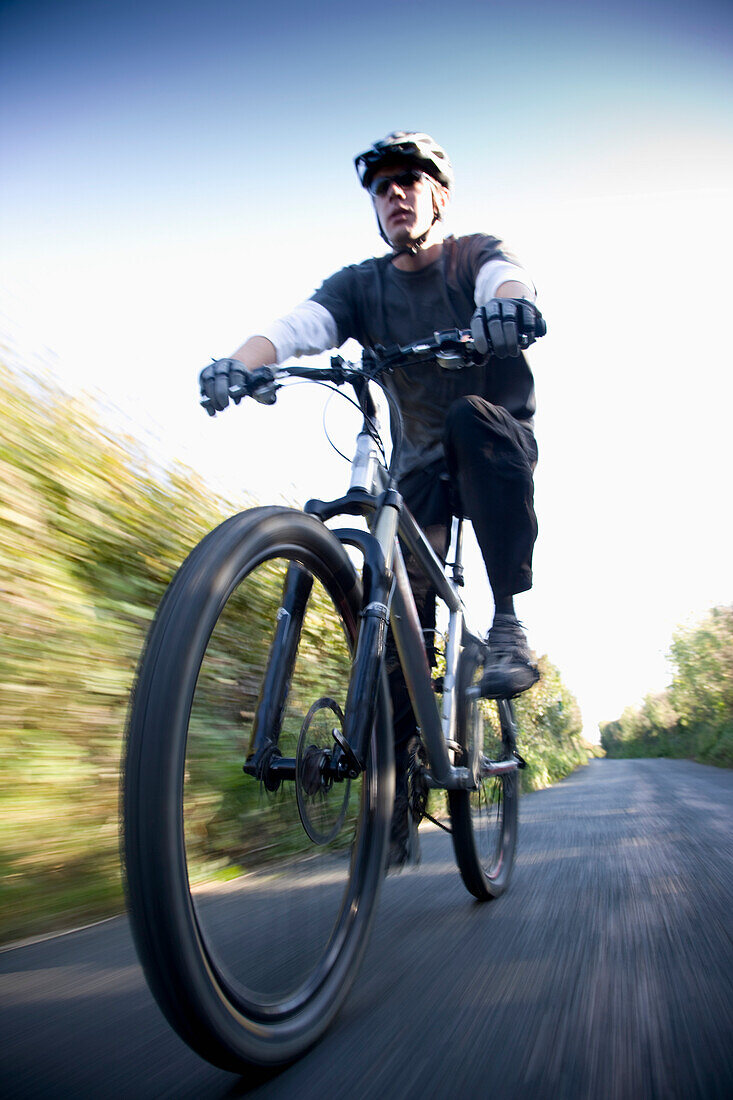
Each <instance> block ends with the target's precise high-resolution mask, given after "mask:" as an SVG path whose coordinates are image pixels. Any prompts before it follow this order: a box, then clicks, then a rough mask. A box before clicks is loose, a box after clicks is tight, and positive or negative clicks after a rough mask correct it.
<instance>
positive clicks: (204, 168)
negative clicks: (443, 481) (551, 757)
mask: <svg viewBox="0 0 733 1100" xmlns="http://www.w3.org/2000/svg"><path fill="white" fill-rule="evenodd" d="M732 60H733V7H732V6H731V4H730V3H729V2H727V0H726V2H721V3H714V2H710V0H702V2H700V3H678V4H674V3H672V4H670V3H664V2H661V0H660V2H651V3H643V2H641V3H633V4H632V3H621V4H615V5H613V6H612V7H610V8H607V7H606V5H602V4H597V5H596V4H593V3H587V4H579V3H548V4H540V3H521V2H520V3H514V4H511V5H509V4H505V3H492V2H486V0H483V2H480V3H471V2H467V0H457V2H455V3H453V4H438V3H434V2H433V0H421V2H419V3H400V2H383V0H377V2H375V3H371V4H362V5H347V4H342V3H334V2H331V3H318V2H314V3H311V4H309V5H302V4H300V3H298V4H295V3H279V2H274V3H270V4H267V5H264V4H262V5H260V4H257V5H250V4H248V3H242V2H241V0H240V2H236V3H235V2H231V3H222V2H213V3H210V4H208V5H207V6H204V5H201V4H199V3H196V4H193V3H190V4H189V3H182V4H175V5H174V4H160V3H156V2H155V0H153V2H152V3H150V4H147V5H144V6H143V5H141V6H139V7H138V6H137V5H120V4H117V3H114V4H112V3H105V2H100V0H97V2H94V3H76V4H74V3H70V4H66V3H63V2H48V3H40V2H34V0H26V2H18V3H12V2H11V3H7V2H4V3H1V4H0V111H1V112H2V113H1V116H0V141H1V143H2V149H3V156H2V164H0V229H1V231H2V261H0V263H1V265H2V266H1V270H0V290H1V291H2V300H0V314H1V315H0V322H1V323H2V326H3V327H4V329H5V336H6V339H9V340H10V341H11V343H12V344H13V345H14V346H15V347H16V348H17V349H18V350H19V351H20V352H22V353H23V354H25V355H29V354H40V355H41V356H45V355H47V354H48V352H50V353H53V355H54V356H55V365H56V370H57V371H58V373H59V374H60V375H61V377H62V378H63V380H64V381H65V383H66V384H67V385H68V386H69V387H70V388H72V389H76V388H79V387H85V388H90V389H96V390H97V391H99V392H101V393H102V394H103V395H105V398H106V400H107V401H108V402H109V405H110V407H111V406H116V407H118V408H121V409H123V410H124V411H125V413H126V414H127V415H128V416H129V417H131V418H132V419H133V420H134V422H135V424H136V425H138V426H139V430H140V431H145V432H147V433H148V438H149V439H150V440H151V441H152V442H151V445H152V446H154V447H155V448H156V449H157V450H158V451H159V452H161V453H163V454H164V455H166V456H177V457H181V458H183V459H184V460H186V461H188V462H189V463H191V464H192V465H196V466H198V467H199V468H200V469H201V471H202V473H203V474H204V475H205V476H206V477H207V478H209V479H210V480H211V481H212V483H218V484H221V485H222V486H223V487H224V488H226V489H228V490H230V491H234V489H239V488H240V487H241V488H243V489H246V490H249V491H251V492H253V493H254V494H255V495H258V496H260V497H261V498H262V499H268V498H269V497H271V496H272V495H273V493H277V492H283V493H285V494H286V495H287V496H289V497H291V498H293V499H303V498H304V497H306V496H309V495H314V494H318V495H323V494H324V493H325V492H327V491H328V490H329V488H334V490H335V491H338V490H339V489H340V488H341V487H342V484H343V477H344V472H343V470H342V469H341V468H340V467H339V466H338V465H334V463H333V462H332V459H331V457H330V454H329V452H328V449H327V447H326V445H325V444H324V443H323V441H322V431H321V425H320V397H318V399H317V400H316V399H315V398H314V396H313V395H308V394H306V392H305V391H304V390H299V391H297V396H296V395H295V394H291V395H288V396H287V397H286V398H283V399H282V400H281V402H280V403H279V404H278V406H276V408H275V409H261V408H259V407H258V408H253V407H248V408H246V409H245V408H244V407H242V408H240V409H238V410H236V411H233V412H232V413H231V415H230V414H227V415H226V416H224V417H221V418H217V419H216V420H215V421H211V422H210V421H209V420H208V419H207V418H206V417H204V416H203V414H202V413H201V412H200V411H199V410H198V408H197V405H196V397H197V394H196V386H195V379H196V375H197V373H198V370H199V369H200V367H201V366H202V365H203V363H204V362H206V360H207V359H208V358H209V356H210V355H215V356H216V355H223V354H227V353H228V352H229V351H230V350H231V349H232V348H233V347H234V346H235V345H236V344H238V343H239V342H240V341H241V340H242V339H243V338H244V337H246V336H247V335H248V334H249V333H250V332H252V331H255V330H256V329H257V327H258V326H259V325H261V324H262V323H263V322H264V321H266V320H269V319H270V318H271V317H273V316H277V315H278V314H279V313H281V312H284V311H285V310H287V309H288V308H290V307H291V306H292V305H293V304H295V302H297V301H299V300H300V299H302V298H303V297H306V296H307V295H308V294H309V293H310V292H311V291H312V289H313V288H314V287H315V286H317V285H318V283H319V282H320V281H321V280H322V278H324V277H325V276H326V275H327V274H330V273H331V272H332V271H333V270H335V269H337V268H338V267H340V266H341V265H343V264H345V263H349V262H356V261H358V260H360V259H363V258H364V257H365V256H367V255H370V254H372V253H374V252H381V251H382V246H381V242H380V241H379V238H378V237H377V235H376V232H375V229H374V223H373V219H372V215H371V213H370V211H369V208H368V204H367V203H366V202H365V198H364V196H363V194H362V193H360V190H359V188H358V186H357V184H356V179H355V176H354V173H353V167H352V158H353V156H354V154H355V153H356V152H358V151H359V150H360V149H362V148H364V147H365V146H366V145H368V144H369V143H370V142H371V141H372V140H373V139H374V138H376V137H378V136H381V135H383V134H384V133H385V132H387V131H388V130H391V129H395V128H417V129H424V130H427V131H429V132H431V133H433V134H434V136H435V137H436V138H437V139H438V140H439V141H440V142H441V143H442V144H443V145H445V146H446V147H447V148H448V150H449V152H450V154H451V157H452V159H453V161H454V164H455V168H456V173H457V188H456V194H455V201H454V204H453V211H452V214H451V215H450V222H449V225H450V228H452V230H453V231H455V232H457V233H460V232H470V231H476V230H485V231H487V232H491V233H494V234H496V235H497V236H501V237H504V238H505V239H506V241H507V244H508V246H509V247H510V248H511V249H512V250H513V251H515V252H516V253H518V254H519V256H520V258H521V259H522V261H523V262H524V263H525V265H526V266H527V267H528V268H529V269H530V270H531V271H532V273H533V275H534V277H535V281H536V282H537V285H538V288H539V291H540V305H541V306H542V308H543V310H544V312H545V314H546V316H547V318H548V323H549V335H548V337H547V339H546V341H544V342H543V344H542V345H540V346H538V348H537V349H536V351H535V352H534V354H533V365H534V368H535V373H536V376H537V384H538V398H539V402H540V406H539V415H538V419H537V433H538V440H539V444H540V452H541V461H540V467H539V469H538V474H537V506H538V512H539V517H540V524H541V534H540V541H539V543H538V548H537V555H536V585H535V590H534V591H533V592H532V593H531V594H530V595H528V596H526V597H523V598H522V606H521V614H522V616H523V618H524V620H525V621H526V623H527V625H528V627H529V629H530V637H531V640H532V642H533V643H534V645H535V646H536V648H537V649H538V650H539V651H540V652H543V651H546V652H548V653H549V654H550V656H551V658H552V659H553V660H554V661H555V663H556V664H558V665H559V666H560V668H561V670H562V672H563V675H564V677H565V679H566V681H567V682H568V685H569V686H570V687H571V689H572V690H573V691H575V693H576V694H577V696H578V698H579V699H580V702H581V705H582V707H583V711H584V715H585V717H586V722H587V732H588V734H589V736H592V735H593V730H594V727H595V725H596V723H597V722H598V720H599V719H607V718H613V717H616V716H617V714H618V713H619V712H620V710H621V709H622V708H623V706H624V705H626V704H627V703H633V702H636V701H638V700H639V699H640V698H641V696H642V695H643V694H644V693H645V692H646V691H649V690H658V689H660V688H661V687H663V686H664V684H665V682H666V678H667V671H668V670H667V668H666V666H665V662H664V653H665V651H666V649H667V647H668V645H669V641H670V638H671V632H672V630H673V628H674V627H675V625H676V624H677V623H679V622H681V621H684V620H686V619H687V618H688V617H690V616H693V617H694V616H695V615H696V614H701V613H703V612H704V611H705V610H706V608H707V607H709V606H711V605H712V604H713V603H722V602H727V603H729V602H731V601H733V579H732V578H731V570H730V561H731V560H733V537H732V534H731V518H730V511H731V509H730V505H729V498H730V477H729V469H730V455H729V443H728V439H729V436H730V429H729V425H728V416H729V413H728V410H729V408H730V406H731V401H733V382H732V381H731V380H732V378H733V370H732V365H731V354H730V338H729V336H728V334H727V327H728V322H727V313H728V312H729V302H730V300H731V290H732V289H733V287H732V285H731V284H732V282H733V280H732V279H731V274H730V255H731V250H732V249H733V230H732V228H731V223H732V221H733V219H732V218H731V199H732V198H733V194H732V192H731V180H732V179H733V78H732V77H731V73H732V72H733V66H732V65H731V61H732ZM0 335H1V334H0ZM44 349H48V352H47V351H46V350H44ZM110 415H112V414H110ZM328 415H329V418H330V423H331V427H332V430H333V429H334V428H336V429H338V428H339V427H340V425H339V420H340V413H339V412H338V410H335V409H334V408H333V407H332V408H331V409H330V411H329V414H328ZM349 430H350V429H349ZM337 434H338V433H337ZM299 438H301V439H303V441H304V442H303V444H302V446H301V447H300V448H298V450H297V454H294V446H295V444H294V441H295V440H297V439H299ZM340 442H342V445H343V446H348V430H346V435H345V436H342V438H341V439H340ZM474 600H475V602H476V604H477V606H478V610H479V615H478V618H479V619H481V618H482V617H485V615H482V614H481V612H482V611H483V606H484V605H486V606H487V607H488V605H487V600H488V597H487V596H486V594H485V592H482V591H481V590H480V586H478V587H477V591H476V594H475V596H474Z"/></svg>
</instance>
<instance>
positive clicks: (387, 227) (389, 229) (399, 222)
mask: <svg viewBox="0 0 733 1100" xmlns="http://www.w3.org/2000/svg"><path fill="white" fill-rule="evenodd" d="M408 167H409V165H406V164H405V162H404V161H402V163H401V164H400V163H396V164H393V165H390V166H385V167H383V168H380V169H379V170H378V171H377V172H375V173H374V180H375V181H376V180H380V179H382V180H390V179H394V177H395V176H399V175H401V174H403V173H404V172H405V169H406V168H408ZM439 190H441V189H439ZM374 205H375V207H376V211H377V217H378V218H379V222H380V224H381V226H382V229H383V230H384V232H385V233H386V234H387V236H388V237H389V239H390V241H391V242H392V244H393V245H394V246H395V247H397V248H400V247H403V246H405V245H409V244H410V242H411V241H416V240H417V239H418V238H419V237H421V236H422V235H423V233H426V232H427V231H428V229H429V228H430V226H431V224H432V221H433V188H432V187H431V185H430V182H429V181H428V179H427V177H426V176H423V177H422V178H421V179H418V180H416V181H415V183H413V184H402V185H400V184H398V183H397V182H396V181H395V182H393V183H391V184H390V185H389V187H388V188H387V190H386V192H385V193H384V194H383V195H375V196H374Z"/></svg>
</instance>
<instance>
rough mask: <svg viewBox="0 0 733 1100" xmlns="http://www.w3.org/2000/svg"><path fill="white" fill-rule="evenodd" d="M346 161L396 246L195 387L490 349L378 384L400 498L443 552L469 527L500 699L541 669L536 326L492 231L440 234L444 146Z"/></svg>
mask: <svg viewBox="0 0 733 1100" xmlns="http://www.w3.org/2000/svg"><path fill="white" fill-rule="evenodd" d="M355 165H356V169H357V172H358V175H359V179H360V181H361V184H362V186H363V187H364V188H365V189H366V190H367V191H368V192H369V194H370V195H371V198H372V202H373V205H374V210H375V213H376V217H377V225H378V228H379V232H380V234H381V236H382V238H383V239H384V241H385V242H386V243H387V244H388V245H389V247H390V249H391V252H390V253H389V254H386V255H384V256H381V257H378V258H373V259H369V260H366V261H364V262H363V263H361V264H356V265H352V266H349V267H346V268H344V269H342V270H341V271H339V272H337V273H336V274H335V275H332V276H331V277H330V278H328V279H326V281H325V282H324V283H323V284H322V286H321V287H320V288H319V289H318V290H317V291H316V292H315V294H313V295H312V297H311V298H310V299H308V300H307V301H305V302H303V303H301V304H300V305H299V306H297V307H296V308H295V309H294V310H293V311H292V312H291V313H289V314H287V315H286V316H284V317H282V318H280V320H278V321H276V322H275V323H274V324H273V325H271V326H269V327H267V328H264V329H262V330H261V332H260V333H259V334H257V335H254V336H252V337H250V338H249V339H248V340H247V341H246V342H245V343H244V344H243V345H242V346H241V347H240V348H238V349H237V351H235V352H234V353H233V355H232V357H231V358H230V359H223V360H219V361H217V362H215V363H212V364H211V365H210V366H208V367H206V368H205V369H204V371H203V372H202V374H201V379H200V381H201V389H202V393H203V394H205V395H206V397H207V399H208V403H209V408H210V410H211V411H215V410H221V409H224V408H226V406H227V404H228V402H229V389H230V384H231V383H232V372H236V374H237V378H239V375H240V373H241V365H242V364H243V365H244V366H245V367H246V368H247V370H248V372H249V373H247V374H246V380H245V387H246V390H247V392H248V393H249V394H250V395H251V396H253V397H255V398H256V399H259V400H264V401H266V402H270V401H272V400H274V391H273V389H272V388H271V386H270V385H269V383H271V381H272V373H271V371H270V370H268V367H269V366H271V365H273V364H278V363H281V362H283V361H284V360H286V359H288V358H290V357H291V356H299V355H312V354H317V353H319V352H322V351H326V350H327V349H330V348H335V347H339V346H340V345H341V344H343V343H344V342H345V341H346V340H347V339H349V338H354V339H356V340H357V341H358V342H359V343H360V344H361V345H362V346H363V347H365V348H374V347H377V346H380V345H381V346H385V345H390V344H409V343H411V342H413V341H415V340H417V339H419V338H421V337H424V336H425V335H426V334H427V333H429V332H435V331H441V330H442V329H448V328H456V327H457V328H468V327H469V326H470V328H471V330H472V334H473V337H474V340H475V343H476V346H477V348H478V350H479V351H481V352H486V353H487V354H486V358H485V360H484V361H483V362H482V363H481V364H479V365H475V366H470V367H467V368H466V369H464V370H461V371H446V370H444V369H443V368H441V367H440V366H439V365H438V363H437V362H435V363H431V364H428V365H427V366H426V365H425V364H421V365H416V366H413V367H408V368H406V369H405V370H402V371H400V372H397V373H395V374H394V375H392V376H390V377H389V379H388V383H387V384H388V386H389V387H390V388H391V390H392V392H393V393H394V395H395V396H396V398H397V400H398V402H399V404H400V408H401V410H402V415H403V417H404V430H405V443H404V453H403V458H402V464H401V468H400V470H399V488H400V492H401V493H402V496H403V497H404V500H405V503H406V504H407V507H408V508H409V509H410V511H411V512H412V513H413V515H414V516H415V519H416V520H417V522H418V523H419V524H420V526H421V527H422V528H423V530H424V531H425V532H426V535H427V537H428V538H429V540H430V542H431V544H432V545H433V548H434V549H435V551H436V553H437V554H438V555H439V556H440V557H441V558H442V559H443V560H445V556H446V554H447V550H448V541H449V536H450V527H451V517H452V515H453V514H454V513H456V512H460V514H463V515H465V516H468V517H469V518H470V519H471V521H472V523H473V527H474V531H475V533H476V538H477V541H478V544H479V547H480V549H481V553H482V555H483V558H484V562H485V565H486V570H487V574H488V578H489V583H490V585H491V590H492V593H493V597H494V619H493V624H492V627H491V629H490V631H489V634H488V639H487V641H488V646H489V656H488V660H487V664H486V668H485V672H484V675H483V678H482V681H481V690H482V693H483V694H484V695H486V696H491V697H502V696H504V697H511V696H514V695H517V694H519V693H520V692H523V691H525V690H527V688H529V687H531V686H532V684H534V683H535V682H536V681H537V679H538V678H539V673H538V670H537V667H536V665H535V664H534V662H533V660H532V656H531V653H530V650H529V646H528V644H527V640H526V637H525V635H524V632H523V630H522V627H521V625H520V623H519V622H518V620H517V617H516V613H515V609H514V602H513V597H514V595H516V594H517V593H519V592H524V591H527V590H528V589H529V588H531V586H532V551H533V547H534V543H535V539H536V536H537V521H536V518H535V512H534V505H533V499H534V488H533V479H532V474H533V470H534V467H535V464H536V462H537V447H536V444H535V439H534V433H533V423H532V418H533V415H534V411H535V395H534V381H533V378H532V374H531V371H530V369H529V366H528V365H527V362H526V359H525V357H524V355H523V354H522V348H524V347H526V346H528V345H529V344H531V343H532V342H533V341H534V340H535V339H536V338H537V337H538V336H541V335H542V334H543V333H544V331H545V326H544V322H543V320H542V317H541V314H540V313H539V311H538V310H537V309H536V307H535V305H534V300H535V290H534V287H533V284H532V281H531V279H530V278H529V276H528V275H527V274H526V272H525V271H524V270H523V269H522V268H521V267H520V266H519V265H518V263H517V261H516V260H515V259H514V258H513V257H512V256H511V255H510V254H509V253H507V252H505V251H504V249H503V248H502V243H501V241H499V240H497V239H496V238H495V237H491V236H487V235H485V234H472V235H469V236H464V237H458V238H455V237H453V236H445V234H444V231H443V226H442V220H443V214H444V211H445V209H446V206H447V204H448V202H449V199H450V193H451V189H452V186H453V170H452V167H451V164H450V161H449V160H448V157H447V155H446V153H445V151H444V150H443V149H442V148H441V147H440V146H439V145H438V144H437V143H436V142H435V141H433V139H432V138H431V137H429V136H428V135H427V134H422V133H416V132H402V131H400V132H395V133H392V134H389V135H388V136H387V137H386V138H384V139H383V140H381V141H377V142H375V143H374V145H372V146H371V148H369V149H367V150H366V151H365V152H364V153H361V154H359V156H357V157H356V159H355ZM489 348H490V349H491V350H490V352H489ZM407 564H408V571H409V572H410V577H411V581H412V584H413V590H414V592H415V599H416V602H417V605H418V610H419V613H420V619H421V622H422V625H423V628H424V629H425V630H426V631H428V632H429V631H434V628H435V598H434V593H433V592H432V591H431V590H429V589H428V588H427V586H426V583H425V581H424V580H423V579H422V578H421V576H420V575H419V574H418V573H417V572H413V571H412V570H411V569H410V561H409V558H408V561H407ZM386 663H387V671H388V674H389V678H390V691H391V696H392V706H393V716H394V730H395V750H396V755H397V802H396V810H397V811H399V813H396V819H397V817H398V816H400V813H401V810H400V801H401V795H403V796H404V801H405V814H406V794H405V793H404V773H405V771H406V762H407V745H408V743H409V742H410V740H411V738H412V737H413V735H414V733H415V728H416V727H415V719H414V716H413V714H412V707H411V705H410V700H409V696H408V693H407V688H406V685H405V682H404V678H403V677H402V674H401V670H400V667H399V662H398V660H397V656H396V651H395V647H394V644H393V643H392V642H391V639H390V640H388V646H387V654H386ZM399 831H400V830H399V828H398V827H397V832H399ZM393 839H394V837H393ZM397 861H398V862H399V861H401V860H400V859H399V857H398V860H397Z"/></svg>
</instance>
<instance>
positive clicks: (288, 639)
mask: <svg viewBox="0 0 733 1100" xmlns="http://www.w3.org/2000/svg"><path fill="white" fill-rule="evenodd" d="M312 588H313V577H312V575H311V573H309V571H308V570H307V569H305V568H304V567H303V566H302V565H300V564H299V563H298V562H295V561H291V562H290V564H289V565H288V568H287V572H286V574H285V581H284V583H283V594H282V601H281V604H280V608H279V610H278V613H277V626H276V627H275V634H274V637H273V639H272V643H271V645H270V653H269V656H268V658H267V668H266V671H265V677H264V680H263V682H262V688H261V690H260V697H259V699H258V700H257V709H256V711H255V717H254V722H253V723H252V736H251V739H250V743H249V749H248V752H247V764H246V770H247V771H248V772H250V773H251V774H255V775H257V776H258V777H259V778H263V776H264V774H265V771H266V769H267V765H268V763H269V760H270V758H271V757H272V756H273V754H274V753H276V752H278V753H279V750H278V748H277V743H278V740H279V738H280V731H281V730H282V723H283V711H284V709H285V700H286V699H287V695H288V689H289V687H290V680H291V678H292V675H293V669H294V667H295V658H296V656H297V653H298V645H299V644H300V633H301V631H302V629H303V619H304V618H305V609H306V605H307V603H308V598H309V596H310V594H311V589H312Z"/></svg>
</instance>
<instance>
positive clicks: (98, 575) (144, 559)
mask: <svg viewBox="0 0 733 1100" xmlns="http://www.w3.org/2000/svg"><path fill="white" fill-rule="evenodd" d="M0 400H2V413H1V414H0V415H2V432H1V433H0V530H1V532H2V533H1V534H0V578H1V580H0V583H1V584H2V590H3V592H2V601H0V783H1V785H0V871H1V872H2V883H3V886H2V890H3V896H2V901H3V905H2V912H3V914H4V916H3V922H2V925H0V933H1V934H2V935H4V936H6V937H7V936H12V935H18V934H21V933H24V934H28V933H31V932H34V931H36V930H38V929H39V928H41V927H45V926H46V925H47V924H48V923H49V921H53V919H54V918H55V917H59V916H63V919H64V920H69V921H72V920H75V919H78V918H79V917H80V916H82V915H83V916H85V917H86V916H88V915H92V914H96V913H104V912H107V911H109V910H110V908H114V907H118V906H119V903H120V876H119V859H118V836H117V833H118V829H117V816H118V812H117V807H118V787H119V772H120V752H121V746H122V731H123V727H124V722H125V715H126V709H127V700H128V697H129V692H130V686H131V683H132V679H133V675H134V669H135V666H136V663H137V659H138V655H139V652H140V648H141V645H142V641H143V638H144V634H145V631H146V629H147V626H148V624H149V622H150V620H151V618H152V616H153V614H154V611H155V608H156V606H157V604H158V602H159V601H160V598H161V595H162V593H163V591H164V588H165V585H166V584H167V582H168V581H169V580H170V577H171V576H172V574H173V571H174V569H175V568H176V567H177V565H178V564H180V562H181V561H182V559H183V558H184V557H185V555H186V554H187V553H188V551H189V550H190V549H191V547H192V546H193V545H194V544H195V543H196V542H198V541H199V540H200V538H201V537H202V536H203V534H204V533H205V532H206V531H207V530H209V529H210V528H211V527H212V526H213V525H214V524H215V523H217V522H219V521H220V520H221V518H223V513H224V511H232V510H233V509H224V510H222V511H220V510H219V509H218V508H216V507H214V506H212V504H211V500H210V494H209V493H208V492H207V491H206V490H205V488H204V486H203V483H202V482H201V481H200V480H199V479H198V478H196V477H195V475H193V474H192V473H190V472H189V471H186V470H184V469H182V468H173V469H171V470H151V469H150V468H149V467H148V466H147V465H146V463H145V460H144V458H143V456H142V455H141V454H140V452H139V450H138V447H137V446H136V444H135V443H134V442H133V441H132V440H129V439H113V438H111V437H110V436H109V435H108V434H107V433H106V432H105V431H104V429H103V428H102V427H101V426H100V422H99V416H98V414H97V412H96V410H95V408H94V407H93V405H92V404H91V403H90V402H86V401H82V400H77V399H73V398H70V397H69V396H67V395H66V394H64V393H63V392H62V391H61V390H60V389H59V388H58V387H57V386H56V385H54V384H53V383H52V382H50V381H48V380H44V379H39V378H30V377H23V376H21V375H19V374H18V373H14V372H11V371H9V370H8V369H6V368H4V367H0Z"/></svg>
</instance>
